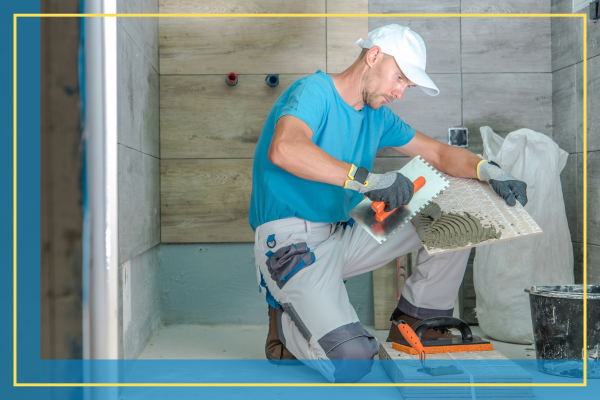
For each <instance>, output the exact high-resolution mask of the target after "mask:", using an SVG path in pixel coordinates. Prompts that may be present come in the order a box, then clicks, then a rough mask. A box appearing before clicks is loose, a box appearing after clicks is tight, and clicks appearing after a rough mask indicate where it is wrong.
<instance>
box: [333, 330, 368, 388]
mask: <svg viewBox="0 0 600 400" xmlns="http://www.w3.org/2000/svg"><path fill="white" fill-rule="evenodd" d="M375 354H377V340H376V339H375V338H374V337H368V336H358V337H354V338H352V339H350V340H347V341H345V342H343V343H340V344H339V345H337V346H336V347H334V348H333V349H331V351H329V353H327V357H328V358H329V359H330V360H331V362H332V363H333V365H334V367H335V372H334V376H335V382H336V383H354V382H358V381H359V380H361V379H362V378H363V377H364V376H365V375H367V374H368V373H369V372H371V367H372V366H373V357H375Z"/></svg>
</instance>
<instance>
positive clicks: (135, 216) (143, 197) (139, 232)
mask: <svg viewBox="0 0 600 400" xmlns="http://www.w3.org/2000/svg"><path fill="white" fill-rule="evenodd" d="M118 152H119V204H118V207H119V264H122V263H124V262H125V261H127V260H131V259H132V258H133V257H135V256H137V255H138V254H140V253H142V252H144V251H145V250H147V249H149V248H150V247H153V246H155V245H156V244H158V243H159V242H160V187H159V179H160V174H159V160H158V159H157V158H154V157H152V156H148V155H146V154H143V153H140V152H139V151H136V150H133V149H130V148H128V147H126V146H123V145H119V150H118Z"/></svg>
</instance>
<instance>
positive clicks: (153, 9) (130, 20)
mask: <svg viewBox="0 0 600 400" xmlns="http://www.w3.org/2000/svg"><path fill="white" fill-rule="evenodd" d="M117 12H118V13H119V14H158V0H118V2H117ZM117 20H118V21H119V24H121V26H123V28H125V31H126V32H127V33H128V34H129V36H130V37H131V38H132V39H133V41H134V42H135V43H136V45H137V46H138V48H139V49H141V51H142V53H143V54H144V57H146V59H147V60H148V61H149V62H150V64H151V65H152V67H153V68H154V70H155V71H157V72H158V71H159V69H158V18H152V17H119V18H117Z"/></svg>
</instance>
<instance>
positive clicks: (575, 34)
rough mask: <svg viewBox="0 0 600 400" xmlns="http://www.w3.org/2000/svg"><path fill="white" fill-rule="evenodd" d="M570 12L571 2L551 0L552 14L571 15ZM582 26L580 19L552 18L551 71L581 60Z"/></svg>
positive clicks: (567, 0)
mask: <svg viewBox="0 0 600 400" xmlns="http://www.w3.org/2000/svg"><path fill="white" fill-rule="evenodd" d="M572 10H573V4H572V0H552V13H553V14H571V13H572ZM582 25H583V24H582V22H581V19H580V18H568V17H553V18H552V22H551V29H552V71H556V70H558V69H561V68H564V67H566V66H568V65H573V64H575V63H578V62H581V61H582V60H583V51H582V48H583V37H582Z"/></svg>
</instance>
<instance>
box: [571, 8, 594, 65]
mask: <svg viewBox="0 0 600 400" xmlns="http://www.w3.org/2000/svg"><path fill="white" fill-rule="evenodd" d="M583 13H585V14H587V15H590V7H589V6H588V7H586V8H584V9H583V10H581V11H579V12H578V14H583ZM585 20H586V21H587V58H591V57H596V56H597V55H600V24H599V23H597V22H596V23H594V21H592V20H591V19H590V18H589V17H586V19H585ZM578 22H579V23H578V24H577V25H576V28H577V29H578V30H579V31H578V36H577V37H578V38H581V37H582V36H583V33H582V31H581V29H582V28H581V26H582V25H583V24H582V23H581V22H580V21H579V20H578ZM578 40H579V43H580V45H579V46H580V47H582V46H583V40H582V39H578Z"/></svg>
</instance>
